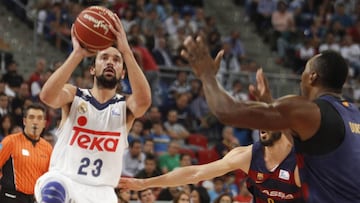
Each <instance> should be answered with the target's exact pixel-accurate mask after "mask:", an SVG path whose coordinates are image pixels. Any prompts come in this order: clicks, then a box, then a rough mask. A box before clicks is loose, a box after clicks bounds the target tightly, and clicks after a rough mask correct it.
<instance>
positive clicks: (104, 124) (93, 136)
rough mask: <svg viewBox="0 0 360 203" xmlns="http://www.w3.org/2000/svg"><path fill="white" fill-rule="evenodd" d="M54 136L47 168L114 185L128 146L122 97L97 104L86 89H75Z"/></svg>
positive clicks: (81, 180)
mask: <svg viewBox="0 0 360 203" xmlns="http://www.w3.org/2000/svg"><path fill="white" fill-rule="evenodd" d="M57 135H58V141H57V142H56V145H55V147H54V150H53V155H52V157H51V162H50V171H56V172H59V173H61V174H63V175H65V176H67V177H69V178H71V179H73V180H75V181H77V182H79V183H83V184H88V185H94V186H96V185H108V186H112V187H114V186H116V185H117V184H118V180H119V178H120V175H121V170H122V157H123V153H124V150H125V148H127V145H128V143H127V130H126V103H125V97H124V96H121V95H119V94H116V95H115V96H114V97H113V98H112V99H110V100H109V101H107V102H106V103H103V104H100V103H99V102H98V101H97V100H96V99H95V98H94V97H93V96H92V95H91V93H90V91H89V90H87V89H77V92H76V95H75V97H74V100H73V102H72V104H71V108H70V112H69V115H68V118H67V119H66V121H65V122H64V123H63V125H62V126H61V127H60V128H59V129H58V131H57Z"/></svg>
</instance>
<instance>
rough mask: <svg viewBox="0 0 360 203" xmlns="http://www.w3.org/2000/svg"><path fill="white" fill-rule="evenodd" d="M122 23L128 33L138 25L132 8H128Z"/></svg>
mask: <svg viewBox="0 0 360 203" xmlns="http://www.w3.org/2000/svg"><path fill="white" fill-rule="evenodd" d="M121 23H122V25H123V26H124V30H125V32H126V33H129V30H130V27H131V26H132V25H134V24H136V20H135V14H134V11H133V10H132V9H131V8H126V9H125V11H124V15H123V17H121Z"/></svg>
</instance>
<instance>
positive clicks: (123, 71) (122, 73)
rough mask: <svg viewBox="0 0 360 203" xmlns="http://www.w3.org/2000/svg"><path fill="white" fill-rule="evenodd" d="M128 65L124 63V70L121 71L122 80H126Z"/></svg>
mask: <svg viewBox="0 0 360 203" xmlns="http://www.w3.org/2000/svg"><path fill="white" fill-rule="evenodd" d="M126 69H127V67H126V64H125V63H124V69H123V70H122V71H121V75H120V78H121V79H122V80H123V79H124V78H125V75H126Z"/></svg>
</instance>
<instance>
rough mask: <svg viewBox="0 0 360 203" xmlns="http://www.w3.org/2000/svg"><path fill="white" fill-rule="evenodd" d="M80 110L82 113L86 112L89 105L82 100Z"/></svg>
mask: <svg viewBox="0 0 360 203" xmlns="http://www.w3.org/2000/svg"><path fill="white" fill-rule="evenodd" d="M77 110H78V112H79V113H81V114H84V113H86V112H87V110H88V109H87V105H86V103H85V102H82V103H81V104H80V105H79V106H78V109H77Z"/></svg>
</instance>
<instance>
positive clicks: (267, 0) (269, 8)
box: [253, 0, 276, 33]
mask: <svg viewBox="0 0 360 203" xmlns="http://www.w3.org/2000/svg"><path fill="white" fill-rule="evenodd" d="M275 10H276V1H275V0H259V1H258V3H257V11H256V14H255V16H254V19H253V20H254V22H255V26H256V31H257V32H258V33H263V32H265V31H266V29H268V28H270V27H271V16H272V14H273V12H274V11H275Z"/></svg>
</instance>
